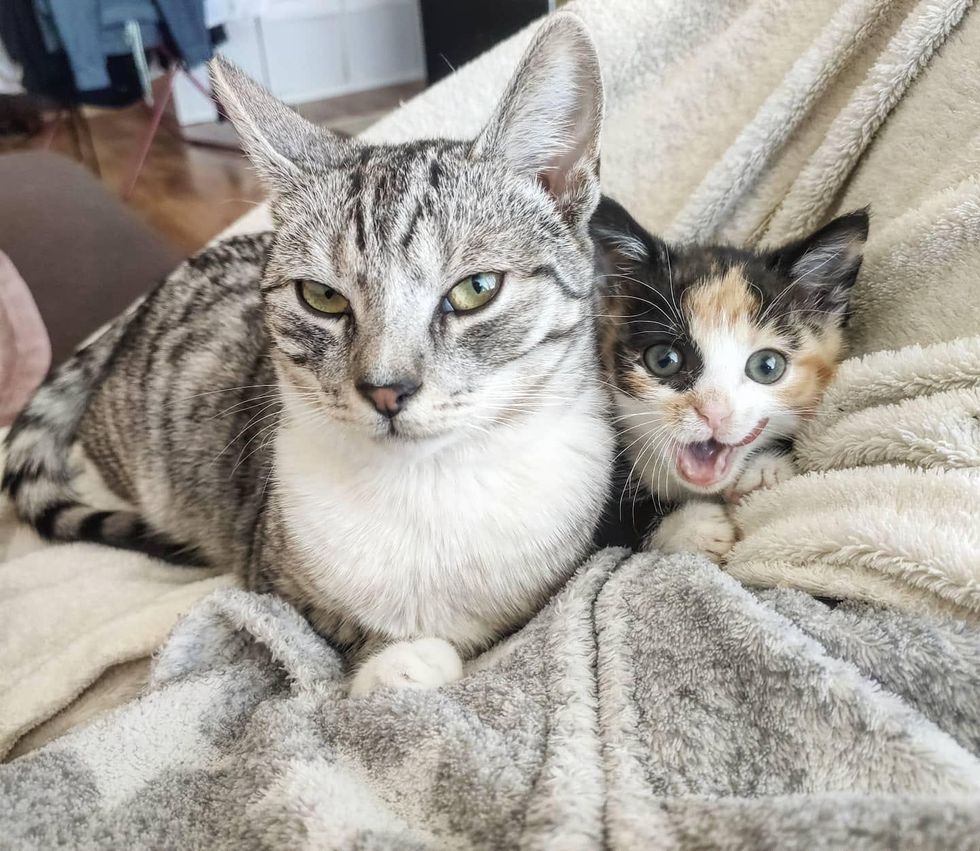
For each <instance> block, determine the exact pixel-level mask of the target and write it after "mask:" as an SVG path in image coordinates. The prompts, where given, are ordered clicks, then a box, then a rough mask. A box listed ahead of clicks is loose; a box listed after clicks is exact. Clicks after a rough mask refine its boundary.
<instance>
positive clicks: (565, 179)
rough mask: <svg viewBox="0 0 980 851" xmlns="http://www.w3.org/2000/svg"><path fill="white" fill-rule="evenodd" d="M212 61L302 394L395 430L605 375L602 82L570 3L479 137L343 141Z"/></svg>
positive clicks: (330, 411)
mask: <svg viewBox="0 0 980 851" xmlns="http://www.w3.org/2000/svg"><path fill="white" fill-rule="evenodd" d="M212 73H213V78H214V84H215V89H216V91H217V93H218V96H219V99H220V101H221V103H222V105H223V106H224V109H225V111H226V112H227V114H228V116H229V117H230V119H231V120H232V122H233V123H234V125H235V127H236V129H237V131H238V133H239V136H240V137H241V139H242V142H243V145H244V148H245V150H246V152H247V154H248V156H249V157H250V159H251V160H252V162H253V164H254V166H255V167H256V168H257V170H258V171H259V173H260V175H261V176H262V177H263V178H264V179H265V181H266V182H267V185H268V187H269V189H270V192H271V209H272V216H273V220H274V222H275V234H274V240H273V243H272V248H271V250H270V255H269V258H268V265H267V268H266V271H265V275H264V280H263V283H262V290H263V298H264V305H265V313H266V326H267V328H268V332H269V335H270V339H271V342H272V346H273V356H274V359H275V361H276V364H277V368H278V370H279V374H280V378H281V381H282V384H283V386H284V390H285V395H286V398H287V402H288V403H289V404H290V405H292V406H293V408H294V409H295V410H300V411H301V412H302V413H304V414H307V415H308V416H309V417H312V418H317V417H321V416H324V417H327V418H328V419H330V420H331V421H332V422H333V423H335V424H341V425H342V426H343V427H346V428H349V429H350V430H352V431H354V432H357V433H359V434H361V435H367V436H369V437H371V438H372V439H379V440H383V441H389V440H390V441H392V442H394V443H401V442H403V441H411V440H419V439H424V438H436V437H446V436H452V435H461V434H466V433H473V434H476V433H485V432H486V431H487V430H488V429H493V428H496V427H497V426H498V425H499V424H503V423H508V422H513V421H515V420H517V419H520V418H521V417H523V416H525V415H527V414H528V413H529V412H530V411H531V410H532V409H534V408H535V406H536V405H538V404H543V402H544V400H547V399H554V398H555V394H556V392H563V393H564V394H565V395H571V394H570V391H569V388H570V387H574V386H576V384H577V383H578V382H581V381H585V382H592V383H593V384H594V383H595V382H596V380H597V372H598V370H597V367H596V364H595V363H594V360H595V358H594V328H593V327H592V322H591V317H592V315H593V313H594V309H595V305H594V291H595V284H594V277H593V274H592V268H593V267H592V262H593V261H592V252H593V248H592V242H591V239H590V236H589V230H588V222H589V219H590V217H591V215H592V212H593V210H594V209H595V205H596V204H597V202H598V200H599V189H598V155H599V131H600V127H601V122H602V84H601V78H600V74H599V67H598V62H597V58H596V55H595V50H594V47H593V45H592V43H591V40H590V38H589V36H588V34H587V33H586V32H585V30H584V29H583V26H582V24H581V23H580V22H579V21H578V19H577V18H575V17H574V16H572V15H568V14H564V15H557V16H555V17H554V18H553V19H552V20H550V21H549V22H546V23H545V24H544V25H543V26H542V27H541V29H540V31H539V33H538V35H537V37H536V38H535V40H534V41H533V43H532V44H531V46H530V47H529V49H528V51H527V53H526V54H525V56H524V58H523V60H522V62H521V64H520V66H519V68H518V70H517V73H516V74H515V76H514V78H513V79H512V80H511V82H510V84H509V86H508V88H507V89H506V91H505V94H504V96H503V98H502V100H501V102H500V104H499V105H498V106H497V108H496V110H495V112H494V113H493V116H492V117H491V119H490V121H489V122H488V124H487V125H486V127H485V129H484V130H483V132H482V133H481V134H480V135H479V137H478V138H477V139H476V140H474V141H472V142H450V141H445V140H443V141H417V142H411V143H408V144H401V145H368V144H363V143H360V142H358V141H356V140H352V139H343V138H339V137H337V136H335V135H332V134H330V133H328V132H326V131H324V130H322V129H320V128H318V127H316V126H314V125H312V124H310V123H309V122H307V121H305V120H304V119H302V118H301V117H300V116H299V115H297V114H296V113H295V112H293V111H292V110H290V109H288V108H287V107H285V106H284V105H283V104H281V103H279V102H278V101H277V100H275V99H274V98H273V97H272V96H271V95H270V94H269V93H268V92H266V91H265V90H263V89H262V88H261V87H260V86H258V85H257V84H255V83H254V82H252V81H251V80H250V79H248V78H247V77H246V76H245V75H244V74H242V73H241V72H240V71H238V70H237V69H235V68H234V67H233V66H231V65H230V64H228V63H227V62H225V61H223V60H216V61H215V63H214V64H213V66H212ZM556 388H558V389H557V390H556Z"/></svg>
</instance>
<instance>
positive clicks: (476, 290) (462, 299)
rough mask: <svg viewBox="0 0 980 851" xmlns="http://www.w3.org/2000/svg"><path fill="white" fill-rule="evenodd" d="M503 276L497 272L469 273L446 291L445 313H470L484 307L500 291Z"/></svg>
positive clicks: (443, 303) (443, 305) (443, 306)
mask: <svg viewBox="0 0 980 851" xmlns="http://www.w3.org/2000/svg"><path fill="white" fill-rule="evenodd" d="M501 277H502V276H501V275H499V274H497V273H496V272H478V273H477V274H475V275H467V276H466V277H465V278H463V280H461V281H459V282H457V283H456V285H455V286H454V287H453V288H452V289H451V290H450V291H449V292H448V293H446V297H445V298H444V299H443V300H442V310H443V313H469V312H470V311H471V310H476V309H477V308H478V307H483V305H485V304H487V303H488V302H489V301H490V300H491V299H492V298H493V297H494V296H495V295H496V294H497V293H498V292H500V279H501Z"/></svg>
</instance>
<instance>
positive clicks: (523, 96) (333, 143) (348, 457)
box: [4, 15, 612, 692]
mask: <svg viewBox="0 0 980 851" xmlns="http://www.w3.org/2000/svg"><path fill="white" fill-rule="evenodd" d="M215 83H216V87H217V90H218V92H219V94H220V96H221V99H222V102H223V104H224V106H225V109H226V110H227V112H228V113H229V115H230V117H231V118H232V120H233V122H234V123H235V126H236V129H237V130H238V132H239V135H240V136H241V138H242V140H243V143H244V145H245V148H246V150H247V152H248V153H249V155H250V157H251V158H252V160H253V162H254V163H255V165H256V166H257V168H258V169H259V171H260V173H261V174H262V175H263V176H264V177H265V178H266V180H267V181H268V183H269V185H270V188H271V190H272V192H273V197H272V212H273V218H274V221H275V223H276V229H275V231H274V233H273V234H271V235H267V236H263V237H249V238H240V239H236V240H232V241H230V242H226V243H224V244H222V245H219V246H218V247H215V248H212V249H208V250H206V251H204V252H203V253H202V254H201V255H199V256H198V257H196V258H195V259H193V260H191V261H189V262H188V263H186V264H184V266H182V267H181V268H180V269H179V270H178V271H177V272H176V273H175V274H174V275H173V276H171V277H170V278H169V279H168V280H167V281H165V282H164V283H163V284H162V285H161V286H160V287H159V288H158V289H156V290H155V291H154V292H153V293H151V294H150V295H149V296H148V297H147V298H146V299H145V300H143V301H142V302H141V303H139V304H137V305H136V306H135V307H134V308H133V309H132V310H131V311H130V312H129V313H128V314H126V315H125V316H123V317H121V318H120V319H119V320H117V321H116V322H115V323H113V324H112V325H111V326H110V327H109V328H108V330H106V331H105V332H104V333H103V334H102V335H101V336H100V337H98V338H97V339H96V340H94V341H92V342H91V343H89V344H88V345H87V346H86V347H84V348H83V349H82V350H81V351H80V352H79V353H78V354H77V355H76V356H75V357H74V358H73V359H72V360H70V361H69V362H68V363H67V364H66V365H65V366H63V367H62V368H61V369H60V370H58V371H57V372H56V373H55V374H54V375H53V377H52V378H51V379H50V380H49V381H48V382H47V383H46V384H45V385H44V386H43V387H42V388H41V390H40V391H39V392H38V394H37V396H36V398H35V399H34V401H33V402H32V403H31V404H30V406H29V407H28V409H27V411H26V412H25V413H24V415H23V416H22V417H21V419H20V420H19V421H18V423H17V424H16V425H15V426H14V428H13V430H12V431H11V434H10V436H9V438H8V441H7V450H8V461H7V467H6V472H5V479H4V483H5V488H6V489H7V491H8V492H9V493H10V494H11V495H13V496H14V499H15V501H16V504H17V507H18V510H19V511H20V513H21V515H22V516H23V517H24V518H26V519H27V520H29V521H30V522H32V523H33V524H34V526H35V528H37V529H38V531H40V532H42V534H45V535H46V536H48V537H50V538H53V539H56V540H77V539H85V540H100V541H105V542H107V543H111V544H114V545H117V546H130V547H136V548H139V549H145V550H148V551H150V552H153V553H154V554H157V555H163V556H167V557H170V558H177V559H183V560H187V561H192V562H193V561H195V560H197V559H203V560H205V561H207V562H208V563H210V564H213V565H216V566H226V565H227V566H232V567H235V568H237V569H239V570H241V571H242V572H243V574H244V575H245V576H246V577H247V581H248V584H249V586H250V587H252V588H255V589H257V590H263V591H274V592H277V593H279V594H281V595H283V596H285V597H286V598H287V599H289V600H291V601H292V602H293V603H294V604H295V605H297V606H298V607H299V608H300V609H301V610H302V611H303V612H304V613H305V614H306V615H307V616H308V617H309V619H310V620H311V622H312V623H313V624H314V625H315V626H316V627H317V628H318V629H320V630H321V631H322V632H323V633H324V634H326V635H328V636H329V637H331V638H332V639H333V640H335V641H337V642H338V643H339V644H341V645H344V646H347V647H352V648H364V647H368V648H371V649H380V652H378V653H376V654H374V655H372V656H371V657H370V659H369V660H368V661H367V662H366V663H365V664H364V665H363V666H362V667H361V669H360V671H359V673H358V679H356V680H355V684H354V691H355V692H363V691H368V690H370V689H371V688H374V687H375V686H377V685H433V684H436V683H438V682H442V681H445V680H447V679H452V678H453V677H454V676H458V673H459V670H458V669H459V660H458V656H457V653H462V654H469V653H472V652H474V651H476V650H478V649H479V648H481V647H484V646H486V645H487V644H488V643H489V642H490V641H492V640H493V639H494V638H496V637H498V636H500V635H501V634H503V633H505V632H507V631H508V630H510V629H512V628H513V627H514V626H515V625H517V624H519V623H520V622H521V621H523V620H525V619H526V618H527V617H528V616H529V615H530V614H531V613H532V612H533V611H534V610H535V608H536V607H538V606H539V605H540V604H541V603H542V601H543V600H544V599H546V597H547V596H548V594H549V593H550V592H551V591H552V590H553V589H554V588H555V587H556V585H558V584H560V583H561V582H562V581H563V580H564V579H565V578H567V576H568V575H569V574H570V572H571V571H572V570H573V569H574V568H575V566H576V565H577V563H578V562H579V560H580V559H581V557H582V555H583V554H584V553H585V552H586V551H587V549H588V547H589V546H590V540H591V536H592V531H593V528H594V525H595V522H596V518H597V517H598V515H599V511H600V507H601V503H602V500H603V499H604V497H605V493H606V488H607V482H608V474H609V461H610V457H611V453H612V437H611V432H610V428H609V426H608V423H607V421H606V416H605V415H606V410H605V407H606V404H607V397H606V395H605V393H604V391H603V388H602V383H601V379H600V376H599V366H598V363H597V358H596V350H597V340H596V329H595V326H594V314H595V312H596V304H595V296H594V279H593V274H592V243H591V240H590V236H589V232H588V220H589V217H590V216H591V214H592V211H593V209H594V208H595V205H596V203H597V201H598V197H599V193H598V177H597V172H598V133H599V128H600V124H601V105H602V100H601V82H600V77H599V72H598V65H597V61H596V57H595V53H594V49H593V48H592V46H591V42H590V40H589V39H588V36H587V35H586V34H585V32H584V30H583V29H582V26H581V24H580V23H578V21H577V19H575V18H574V17H572V16H568V15H559V16H556V17H555V18H553V19H552V20H551V22H550V23H548V24H546V25H545V26H544V27H542V30H541V32H540V34H539V36H538V37H537V39H536V40H535V42H534V43H533V44H532V46H531V48H530V49H529V51H528V53H527V55H526V57H525V59H524V61H523V63H522V65H521V67H520V69H519V71H518V73H517V75H516V76H515V78H514V80H513V81H512V82H511V85H510V87H509V89H508V91H507V93H506V94H505V96H504V98H503V100H502V102H501V104H500V106H499V107H498V109H497V112H496V113H495V115H494V117H493V118H492V119H491V120H490V122H489V124H488V125H487V128H486V129H485V131H484V132H483V134H481V136H480V137H478V138H477V140H475V141H474V142H470V143H463V142H447V141H426V142H416V143H412V144H406V145H398V146H368V145H363V144H359V143H356V142H352V141H346V140H340V139H336V138H333V137H330V136H328V135H327V134H325V133H323V132H322V131H320V130H319V129H317V128H315V127H313V126H312V125H310V124H308V123H306V122H305V121H303V120H302V119H300V118H299V117H298V116H296V115H295V113H292V112H291V111H290V110H288V109H286V108H285V107H284V106H282V105H281V104H279V103H278V102H277V101H275V100H274V99H272V98H271V96H269V95H268V93H266V92H264V91H263V90H261V89H260V88H259V87H257V86H256V85H255V84H254V83H252V82H251V81H249V80H248V79H247V78H245V77H244V76H243V75H241V74H240V73H239V72H237V71H236V70H235V69H234V68H232V67H231V66H228V65H227V64H226V63H221V62H219V64H218V65H217V67H216V69H215ZM477 273H494V274H497V275H498V278H497V280H500V281H501V282H502V283H501V284H500V286H499V292H497V291H495V292H497V295H496V297H494V298H492V300H490V301H489V302H488V303H486V304H485V305H484V306H481V307H480V308H479V309H477V310H473V311H472V312H471V313H469V312H458V311H456V310H455V309H453V307H452V304H451V303H450V302H449V297H448V295H447V293H448V292H449V291H450V290H451V288H453V287H454V284H455V283H456V282H459V281H464V282H465V281H467V280H469V278H468V277H467V276H473V275H475V274H477ZM481 280H482V279H481ZM298 281H299V282H302V281H307V282H310V281H312V282H316V283H315V286H316V287H320V289H319V290H316V292H322V293H326V294H328V295H329V294H333V295H329V297H330V298H333V299H335V300H336V298H337V297H338V294H339V296H340V297H341V298H340V302H339V303H341V304H344V303H346V305H347V308H346V310H342V311H339V312H336V313H324V312H323V311H320V312H318V311H317V310H314V309H312V308H310V307H309V306H307V304H305V303H304V301H303V298H306V296H303V293H305V292H306V288H305V285H304V284H302V283H299V284H298V283H297V282H298ZM326 297H327V296H326V295H325V296H324V298H326ZM331 303H332V302H331ZM447 306H448V308H449V309H448V310H447ZM403 387H410V388H411V391H410V394H411V395H410V398H408V397H409V391H406V392H405V393H402V391H401V390H399V391H398V393H399V395H398V397H397V398H398V399H399V400H402V399H403V398H404V399H407V400H408V401H407V402H406V403H405V405H404V407H403V408H400V409H399V410H398V411H397V412H396V415H392V414H391V411H390V410H388V409H387V408H384V407H383V406H382V405H381V403H380V402H378V401H377V400H376V397H375V396H372V395H371V394H372V393H376V392H380V393H381V394H382V395H383V398H384V399H386V400H389V401H390V399H391V398H394V396H392V394H393V393H394V392H395V391H394V390H391V389H390V388H403ZM384 394H387V395H384ZM377 398H382V397H380V396H379V397H377ZM372 399H374V400H375V401H372ZM387 404H389V402H388V401H386V402H384V405H387ZM398 404H399V405H401V404H402V402H401V401H399V403H398ZM385 411H387V413H385ZM93 477H95V478H100V479H101V480H102V482H103V483H104V485H106V486H107V488H108V490H109V491H111V493H112V497H113V500H115V501H121V502H122V503H123V504H125V505H126V506H127V507H126V508H125V509H124V510H122V511H112V510H111V509H110V508H108V507H106V506H105V505H102V504H97V502H96V501H94V500H89V499H83V498H82V497H81V495H80V491H81V485H82V482H83V481H88V480H90V479H91V478H93ZM433 639H435V641H434V640H433ZM447 642H448V644H447Z"/></svg>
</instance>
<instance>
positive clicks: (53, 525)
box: [0, 305, 204, 565]
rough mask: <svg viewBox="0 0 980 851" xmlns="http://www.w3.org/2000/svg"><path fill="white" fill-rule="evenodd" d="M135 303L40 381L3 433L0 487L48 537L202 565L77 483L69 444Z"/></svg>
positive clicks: (134, 515)
mask: <svg viewBox="0 0 980 851" xmlns="http://www.w3.org/2000/svg"><path fill="white" fill-rule="evenodd" d="M137 310H138V305H134V306H133V307H132V308H131V309H130V310H129V311H127V312H126V313H125V314H123V316H120V317H119V318H118V319H117V320H115V321H114V322H113V323H111V324H110V325H108V326H107V327H106V328H105V329H104V330H102V331H101V332H100V333H99V334H98V335H97V336H96V337H94V338H93V339H91V340H90V341H88V342H87V343H84V344H83V345H82V346H81V347H80V348H79V349H78V351H77V352H75V354H74V355H73V356H72V357H71V358H70V359H69V360H68V361H66V362H65V363H64V364H63V365H62V366H61V367H59V368H58V369H57V370H55V371H54V372H53V373H52V374H51V375H50V376H48V378H47V380H46V381H45V382H44V384H42V385H41V387H40V388H38V390H37V392H36V393H35V395H34V397H33V398H32V399H31V401H30V402H29V403H28V405H27V407H26V408H25V409H24V410H23V411H22V412H21V414H20V416H19V417H18V418H17V419H16V420H15V421H14V424H13V425H12V426H11V427H10V431H9V432H8V433H7V436H6V439H5V440H4V450H5V456H6V458H5V462H4V470H3V479H2V482H0V489H2V490H3V491H4V492H5V493H6V494H7V495H8V496H9V497H10V499H11V500H12V501H13V503H14V506H15V507H16V509H17V514H18V515H19V517H20V518H21V519H22V520H24V521H25V522H26V523H29V524H30V525H31V526H33V527H34V529H35V530H36V531H37V533H38V534H39V535H40V536H41V537H42V538H45V539H46V540H49V541H89V542H92V543H101V544H107V545H109V546H113V547H118V548H121V549H127V550H138V551H140V552H144V553H147V554H148V555H152V556H155V557H157V558H161V559H164V560H166V561H169V562H173V563H177V564H194V565H200V564H203V563H204V562H203V559H202V557H201V556H200V554H199V553H198V552H196V551H195V550H194V549H193V548H192V547H189V546H187V545H184V544H181V543H178V542H176V541H173V540H171V539H170V538H168V537H167V536H166V535H162V534H160V533H159V532H156V531H155V530H153V529H151V528H150V527H149V526H148V524H147V523H146V521H145V520H144V519H143V518H142V517H141V516H140V515H139V514H138V513H137V512H135V511H131V510H112V511H104V510H101V509H98V508H95V507H93V506H91V505H88V504H86V502H85V501H84V499H83V498H81V497H80V495H79V494H78V492H77V490H76V487H75V481H76V479H77V478H78V476H79V474H80V472H81V463H80V461H79V459H78V457H77V454H76V455H73V451H74V448H75V444H76V437H77V434H78V429H79V425H80V423H81V421H82V416H83V415H84V413H85V410H86V408H87V406H88V404H89V400H90V398H91V396H92V394H93V393H94V392H95V390H96V389H97V388H98V386H99V384H100V383H101V380H102V377H103V376H104V374H105V372H106V371H107V369H108V368H109V366H110V364H111V362H112V360H113V356H114V354H115V352H116V351H117V347H118V345H119V343H120V341H121V339H122V337H123V336H124V335H125V333H126V331H127V329H128V327H129V325H130V322H131V320H132V318H133V315H134V314H135V313H136V312H137Z"/></svg>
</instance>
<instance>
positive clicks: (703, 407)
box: [694, 399, 732, 434]
mask: <svg viewBox="0 0 980 851" xmlns="http://www.w3.org/2000/svg"><path fill="white" fill-rule="evenodd" d="M694 410H695V411H697V413H698V416H699V417H701V419H702V420H704V421H705V422H706V423H707V424H708V428H710V429H711V431H712V433H715V434H717V433H718V431H719V430H720V429H723V428H725V426H727V425H728V421H729V420H730V419H731V418H732V408H731V405H729V404H728V403H727V402H721V401H718V400H717V399H701V400H699V401H696V402H695V403H694Z"/></svg>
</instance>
